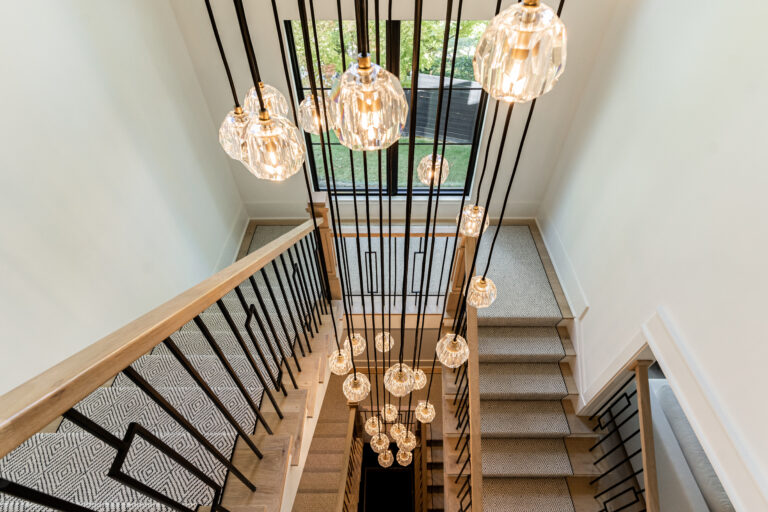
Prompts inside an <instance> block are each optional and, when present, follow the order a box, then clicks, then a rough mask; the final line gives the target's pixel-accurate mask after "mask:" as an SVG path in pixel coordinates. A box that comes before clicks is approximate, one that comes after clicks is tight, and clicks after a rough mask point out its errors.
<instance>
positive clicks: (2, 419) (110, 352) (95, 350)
mask: <svg viewBox="0 0 768 512" xmlns="http://www.w3.org/2000/svg"><path fill="white" fill-rule="evenodd" d="M317 222H318V225H319V226H321V225H322V224H323V222H324V221H323V219H322V218H318V219H317ZM313 229H314V223H313V220H311V219H310V220H308V221H306V222H304V223H303V224H301V225H299V226H297V227H295V228H294V229H292V230H291V231H289V232H288V233H286V234H284V235H282V236H280V237H279V238H277V239H275V240H274V241H272V242H270V243H268V244H267V245H265V246H264V247H262V248H260V249H258V250H256V251H255V252H253V253H251V254H249V255H248V256H246V257H244V258H242V259H240V260H238V261H237V262H235V263H233V264H232V265H230V266H229V267H227V268H225V269H223V270H221V271H219V272H218V273H216V274H214V275H213V276H211V277H209V278H208V279H206V280H204V281H202V282H201V283H199V284H197V285H195V286H193V287H192V288H190V289H188V290H187V291H185V292H183V293H181V294H179V295H177V296H176V297H174V298H172V299H171V300H169V301H167V302H166V303H164V304H162V305H160V306H158V307H157V308H155V309H153V310H152V311H150V312H148V313H146V314H144V315H142V316H140V317H139V318H137V319H136V320H133V321H132V322H130V323H128V324H127V325H125V326H123V327H121V328H120V329H118V330H116V331H115V332H113V333H111V334H109V335H107V336H105V337H104V338H102V339H100V340H98V341H96V342H95V343H93V344H92V345H89V346H88V347H86V348H84V349H83V350H81V351H80V352H78V353H76V354H74V355H73V356H71V357H69V358H67V359H65V360H64V361H62V362H60V363H59V364H57V365H55V366H53V367H51V368H50V369H48V370H46V371H45V372H43V373H41V374H40V375H38V376H36V377H34V378H32V379H30V380H29V381H27V382H26V383H24V384H22V385H20V386H18V387H17V388H15V389H13V390H11V391H9V392H8V393H6V394H4V395H2V396H0V457H4V456H5V455H7V454H8V453H9V452H11V451H12V450H13V449H15V448H16V447H17V446H19V445H20V444H21V443H23V442H24V441H25V440H27V439H28V438H29V437H31V436H33V435H34V434H35V433H37V432H38V431H40V430H41V429H42V428H44V427H45V426H46V425H48V424H49V423H51V422H52V421H54V420H55V419H56V418H58V417H59V416H61V415H62V414H64V413H65V412H67V411H68V410H69V409H70V408H71V407H73V406H74V405H75V404H77V403H78V402H79V401H80V400H82V399H83V398H85V397H86V396H87V395H88V394H90V393H91V392H92V391H94V390H95V389H97V388H98V387H99V386H101V385H102V384H103V383H104V382H106V381H108V380H109V379H111V378H112V377H114V376H115V375H117V374H118V373H120V372H122V371H123V370H124V369H125V368H126V367H127V366H129V365H130V364H132V363H133V362H134V361H136V360H137V359H139V358H140V357H141V356H143V355H144V354H146V353H147V352H149V351H150V350H151V349H153V348H154V347H155V346H156V345H158V344H160V343H162V342H163V341H164V340H165V339H166V338H167V337H168V336H170V335H171V334H173V333H174V332H176V331H177V330H178V329H180V328H181V327H182V326H183V325H185V324H186V323H187V322H189V321H191V320H192V319H193V318H195V317H196V316H197V315H198V314H200V313H201V312H203V311H204V310H205V309H206V308H208V307H209V306H211V305H213V304H214V303H216V301H217V300H219V299H221V298H222V297H223V296H224V295H226V294H227V293H228V292H230V291H231V290H233V289H234V288H235V287H236V286H237V285H239V284H240V283H242V282H243V281H244V280H246V279H248V278H249V277H250V276H252V275H253V274H255V273H256V272H258V271H259V270H261V269H262V268H264V267H265V266H266V265H267V264H269V263H270V262H272V261H273V260H274V259H275V258H276V257H278V256H279V255H280V254H282V253H283V252H284V251H285V250H286V249H288V248H289V247H291V246H292V245H293V244H294V243H296V242H297V241H298V240H300V239H302V238H303V237H305V236H306V235H307V234H309V233H311V232H312V231H313Z"/></svg>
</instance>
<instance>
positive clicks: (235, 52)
mask: <svg viewBox="0 0 768 512" xmlns="http://www.w3.org/2000/svg"><path fill="white" fill-rule="evenodd" d="M512 1H513V0H505V1H504V2H502V9H503V8H505V7H506V6H508V5H510V4H511V3H512ZM172 3H173V7H174V11H175V12H176V16H177V17H178V20H179V26H180V27H181V30H182V32H183V34H184V39H185V41H186V44H187V46H188V47H189V53H190V55H191V56H192V61H193V63H194V66H195V70H196V72H197V76H198V78H199V80H200V83H201V86H202V89H203V91H204V93H205V98H206V100H207V102H208V107H209V109H210V112H211V116H212V117H213V118H214V119H215V120H216V121H217V122H220V120H221V119H223V118H224V116H225V115H226V113H227V112H228V111H229V110H231V109H232V107H233V104H232V95H231V93H230V91H229V85H228V83H227V80H226V75H225V74H224V68H223V66H222V64H221V60H220V57H219V53H218V49H217V47H216V42H215V40H214V38H213V34H212V33H211V28H210V22H209V20H208V16H207V13H206V11H205V8H204V6H203V4H202V2H200V3H195V2H189V1H188V0H172ZM244 3H245V11H246V15H247V18H248V22H249V25H250V27H251V37H252V39H253V43H254V46H255V53H256V58H257V60H258V63H259V69H260V71H261V74H262V79H263V81H265V82H266V83H268V84H270V85H273V86H275V87H277V88H278V89H280V90H281V91H282V92H283V94H284V95H285V96H286V98H289V86H288V84H287V83H286V81H285V75H284V72H283V67H282V60H281V57H280V49H279V43H278V38H277V32H276V30H275V22H274V17H273V12H272V3H271V0H246V1H245V2H244ZM550 3H551V4H552V5H555V6H556V5H557V2H550ZM212 4H213V9H214V12H215V15H216V19H217V22H218V24H219V29H220V32H221V37H222V41H223V44H224V47H225V50H226V53H227V57H228V59H229V63H230V66H231V68H232V72H233V75H234V78H235V82H236V86H237V89H238V94H239V96H240V97H241V98H243V97H244V96H245V93H246V92H247V91H248V89H249V88H250V87H251V86H252V85H253V82H252V80H251V76H250V72H249V70H248V65H247V60H246V57H245V52H244V50H243V42H242V38H241V36H240V33H239V31H238V28H237V19H236V16H235V11H234V7H233V6H232V2H231V1H220V2H213V3H212ZM314 4H315V9H316V18H317V19H325V20H328V19H330V20H335V19H337V11H336V0H314ZM341 4H342V12H343V17H344V19H347V20H354V19H355V17H354V11H353V5H354V4H353V0H342V2H341ZM379 4H380V8H381V13H380V19H381V20H385V19H386V17H387V6H388V3H387V1H381V2H379ZM277 5H278V9H279V16H280V18H281V21H283V20H296V19H299V14H298V7H297V2H296V1H278V2H277ZM453 5H454V14H453V17H454V19H455V17H456V10H457V8H458V2H454V3H453ZM495 5H496V2H495V1H494V0H480V1H472V2H469V1H465V2H464V6H463V10H462V19H464V20H467V19H490V18H491V17H492V16H493V12H494V8H495ZM413 7H414V3H413V2H412V1H410V0H408V1H405V0H394V1H393V14H392V18H393V19H401V20H409V19H413V14H414V13H413ZM372 9H373V3H371V10H372ZM611 10H612V2H610V1H608V0H579V2H578V3H577V2H576V1H575V0H567V1H566V4H565V8H564V10H563V19H564V20H565V22H566V23H567V24H568V37H569V50H568V64H567V69H566V71H565V73H564V74H563V76H562V78H561V80H560V83H559V84H558V86H557V88H555V89H554V90H553V91H552V92H551V93H549V94H548V95H547V96H546V97H545V98H543V99H542V100H541V101H539V102H538V105H537V106H536V112H535V113H534V117H533V121H532V122H531V128H530V131H529V135H528V142H526V145H525V150H524V152H523V155H522V158H521V163H520V166H519V170H518V173H517V177H516V178H515V185H514V188H513V191H512V194H511V197H510V200H509V204H508V205H507V210H506V213H505V217H508V218H511V217H529V218H530V217H533V216H535V214H536V212H537V210H538V207H539V204H540V202H541V200H542V198H543V196H544V193H545V191H546V187H547V183H548V182H549V178H550V174H551V171H552V169H553V168H554V166H555V163H556V161H557V155H558V152H559V149H560V147H561V145H562V142H563V139H564V138H565V133H566V131H567V127H568V124H569V123H568V121H569V120H570V118H571V116H572V115H573V113H574V112H575V110H576V107H577V106H578V97H579V94H580V92H581V90H582V89H583V88H584V85H585V83H586V81H587V79H588V78H589V72H590V69H591V66H592V61H593V59H594V54H595V48H596V46H597V44H598V43H599V41H600V36H601V32H600V31H596V30H594V27H595V26H602V25H603V24H604V20H606V19H607V18H608V17H609V16H610V13H611ZM369 14H370V18H371V19H373V16H374V15H373V12H370V13H369ZM423 19H425V20H443V19H445V1H444V0H425V2H424V14H423ZM382 30H383V29H382ZM402 44H410V42H405V41H404V42H403V43H402ZM449 57H450V55H449ZM291 87H292V86H291ZM446 94H447V93H446ZM446 101H447V99H446ZM493 105H494V103H493V102H491V104H490V105H489V107H488V110H487V113H486V129H485V130H484V133H483V138H482V141H481V143H480V150H479V155H478V162H479V163H480V168H481V167H482V161H483V157H484V154H485V148H486V144H487V137H488V135H489V132H490V130H489V128H490V124H491V118H492V114H493ZM528 108H529V105H519V106H517V107H516V108H515V111H514V113H513V115H512V121H511V124H510V128H509V134H508V136H507V144H506V146H505V150H504V154H503V157H502V160H501V164H500V174H499V179H498V182H497V186H496V192H495V194H494V200H493V202H492V205H491V210H490V215H491V216H492V217H494V218H497V217H498V216H499V214H500V211H501V203H502V201H503V195H504V190H505V189H506V187H507V183H508V180H509V176H510V174H511V172H512V166H513V164H514V161H515V156H516V153H517V147H518V141H519V140H520V136H521V135H522V131H523V126H524V124H525V118H526V116H527V115H528ZM505 113H506V106H504V107H501V108H500V109H499V120H498V121H497V126H496V130H495V137H494V140H493V141H492V143H491V146H490V158H489V160H488V170H487V176H486V179H485V186H484V187H483V197H485V194H486V193H487V190H488V184H489V183H490V175H491V174H492V173H493V166H494V164H495V159H496V155H497V154H498V147H499V144H498V141H499V139H500V137H501V127H502V124H503V120H504V114H505ZM289 117H291V119H292V114H291V115H290V116H289ZM230 165H231V170H232V174H233V176H234V179H235V181H236V182H237V184H238V187H239V189H240V193H241V195H242V197H243V201H244V203H245V205H246V208H247V211H248V214H249V215H250V216H251V217H260V218H268V217H278V218H305V217H306V212H305V211H304V209H305V208H306V204H307V192H306V186H305V183H304V178H303V176H301V175H295V176H293V177H292V178H290V179H288V180H287V181H285V182H282V183H269V184H267V183H264V182H262V181H260V180H254V179H253V177H252V176H251V175H250V174H249V173H248V171H247V170H246V169H245V168H244V167H243V165H242V164H240V163H238V162H235V161H230ZM321 165H322V164H321ZM479 174H480V170H478V171H477V173H476V179H477V176H478V175H479ZM473 197H474V196H473ZM340 203H341V204H340V208H341V210H342V216H343V217H344V218H345V219H347V220H349V219H352V218H353V208H352V204H351V201H349V200H345V199H341V200H340ZM459 203H460V198H455V197H454V198H444V199H442V200H441V202H440V205H441V206H440V209H439V214H438V215H439V217H440V218H443V219H449V220H451V221H453V220H455V219H456V215H457V214H458V210H459ZM392 204H393V217H394V218H404V217H405V200H404V198H402V197H397V198H394V199H393V201H392ZM372 209H373V211H378V203H376V202H375V201H374V203H373V205H372ZM413 214H414V216H415V218H424V217H425V215H426V198H416V199H414V211H413Z"/></svg>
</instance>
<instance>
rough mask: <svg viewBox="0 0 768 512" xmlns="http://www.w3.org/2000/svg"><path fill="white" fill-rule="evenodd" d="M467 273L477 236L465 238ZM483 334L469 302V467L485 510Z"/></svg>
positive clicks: (479, 506) (476, 499)
mask: <svg viewBox="0 0 768 512" xmlns="http://www.w3.org/2000/svg"><path fill="white" fill-rule="evenodd" d="M464 248H465V252H464V265H465V275H469V274H470V271H471V270H472V268H471V267H472V260H473V258H474V255H475V251H476V250H477V239H476V238H465V239H464ZM479 342H480V340H479V337H478V332H477V308H474V307H472V306H469V305H467V344H468V345H469V360H468V362H467V379H468V382H467V386H468V389H469V454H470V461H469V468H470V484H471V485H472V509H473V510H483V460H482V449H481V447H480V442H481V434H480V382H479V381H480V357H479V355H478V354H479V350H478V345H479Z"/></svg>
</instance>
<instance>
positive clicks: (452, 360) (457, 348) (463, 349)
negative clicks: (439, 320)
mask: <svg viewBox="0 0 768 512" xmlns="http://www.w3.org/2000/svg"><path fill="white" fill-rule="evenodd" d="M435 351H436V352H437V358H438V359H439V360H440V362H441V363H442V364H443V365H445V366H447V367H448V368H458V367H459V366H461V365H462V364H464V362H465V361H466V360H467V359H469V345H467V340H465V339H464V338H462V337H461V336H459V335H458V334H453V333H448V334H445V335H444V336H443V337H442V338H440V341H438V342H437V347H435Z"/></svg>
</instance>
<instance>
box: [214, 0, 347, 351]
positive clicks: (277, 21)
mask: <svg viewBox="0 0 768 512" xmlns="http://www.w3.org/2000/svg"><path fill="white" fill-rule="evenodd" d="M208 1H209V0H206V2H208ZM272 14H273V16H274V18H275V30H276V31H277V40H278V42H279V43H280V57H281V59H282V62H283V74H284V75H285V83H286V84H287V85H288V94H289V97H290V99H291V102H290V103H291V109H292V110H293V121H294V123H296V124H297V125H298V123H299V120H298V115H297V112H296V98H295V97H294V94H293V88H292V87H291V78H290V73H289V72H288V59H287V57H286V53H285V44H284V43H283V31H282V29H281V28H280V15H279V14H278V11H277V3H276V0H272ZM302 169H303V170H304V185H305V187H306V189H307V197H308V198H309V210H310V212H311V214H310V217H312V225H313V227H314V232H315V241H316V245H317V247H318V248H320V247H322V243H321V240H320V229H319V228H318V226H317V218H316V217H315V202H314V200H313V199H312V187H311V185H310V182H309V170H308V168H307V162H306V160H305V161H304V163H303V164H302ZM316 257H317V258H318V259H319V260H320V266H321V268H322V270H323V274H324V275H323V280H324V281H325V284H326V289H327V292H328V296H327V297H326V299H327V300H328V301H329V302H330V300H331V297H330V289H331V288H330V282H329V281H328V262H327V261H325V255H324V254H323V251H321V250H318V251H317V255H316ZM330 309H331V324H332V326H333V336H334V340H335V341H336V348H337V349H338V348H340V347H339V332H338V329H337V327H336V320H335V319H334V318H333V317H334V314H333V306H331V308H330Z"/></svg>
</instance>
